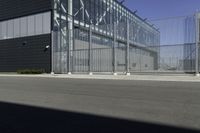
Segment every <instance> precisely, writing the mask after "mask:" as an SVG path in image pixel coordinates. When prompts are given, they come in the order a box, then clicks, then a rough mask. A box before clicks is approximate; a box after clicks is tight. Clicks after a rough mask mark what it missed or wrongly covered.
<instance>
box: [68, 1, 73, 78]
mask: <svg viewBox="0 0 200 133" xmlns="http://www.w3.org/2000/svg"><path fill="white" fill-rule="evenodd" d="M67 16H68V17H67V18H68V31H69V40H68V74H69V75H70V74H72V73H71V56H72V48H73V0H68V15H67Z"/></svg>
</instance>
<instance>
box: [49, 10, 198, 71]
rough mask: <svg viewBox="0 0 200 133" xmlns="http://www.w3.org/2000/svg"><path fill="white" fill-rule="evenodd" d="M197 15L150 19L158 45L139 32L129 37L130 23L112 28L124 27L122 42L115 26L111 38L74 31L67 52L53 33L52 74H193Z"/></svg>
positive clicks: (196, 43) (91, 30)
mask: <svg viewBox="0 0 200 133" xmlns="http://www.w3.org/2000/svg"><path fill="white" fill-rule="evenodd" d="M198 15H199V14H197V15H191V16H183V17H175V18H167V19H160V20H153V21H152V23H154V24H155V25H156V26H157V27H158V28H159V32H160V41H159V42H160V45H158V44H157V43H152V42H154V41H150V40H149V39H148V36H146V35H145V34H142V32H141V33H140V30H139V29H138V31H137V32H136V33H135V34H132V33H134V27H133V26H132V25H131V24H130V25H128V26H127V23H124V27H123V26H122V25H121V24H120V25H114V26H113V25H112V26H113V27H115V26H122V27H123V28H121V29H125V28H126V30H127V31H126V32H127V33H123V35H124V39H120V35H119V33H120V29H119V27H118V29H115V28H114V30H113V31H112V33H113V38H112V37H110V36H109V37H107V36H105V35H102V34H100V33H99V34H98V33H97V32H95V30H94V31H93V29H92V28H91V26H90V27H88V29H85V28H81V27H79V28H77V29H74V44H73V48H72V49H70V50H69V49H68V47H67V46H69V45H68V44H67V40H62V38H61V39H59V38H56V37H58V36H59V35H60V34H61V32H59V31H57V32H54V34H53V38H54V40H53V42H55V44H56V45H53V46H54V48H53V52H52V53H53V62H52V63H53V64H52V65H53V71H54V72H55V73H68V72H69V71H70V72H74V73H76V72H114V73H115V72H124V73H129V72H130V73H134V72H166V73H195V72H196V73H197V72H198V71H199V70H200V68H199V61H200V60H199V54H198V53H199V46H198V44H199V35H200V34H199V28H198V27H199V18H200V17H199V16H198ZM102 26H103V25H102ZM106 26H108V25H106ZM115 30H116V31H115ZM141 30H142V29H141ZM123 31H124V30H123ZM115 32H116V38H115ZM144 32H145V31H144ZM139 36H140V37H141V36H142V37H143V38H145V42H149V45H146V44H145V45H141V44H139V43H137V42H134V38H136V39H135V40H137V38H139ZM131 38H133V39H132V40H133V41H132V40H131ZM129 39H130V40H129ZM138 40H140V42H143V40H142V39H138ZM61 41H62V42H64V43H60V42H61ZM155 42H158V38H156V40H155ZM151 43H152V45H150V44H151ZM59 44H60V45H59ZM69 52H70V53H69ZM69 59H70V61H69Z"/></svg>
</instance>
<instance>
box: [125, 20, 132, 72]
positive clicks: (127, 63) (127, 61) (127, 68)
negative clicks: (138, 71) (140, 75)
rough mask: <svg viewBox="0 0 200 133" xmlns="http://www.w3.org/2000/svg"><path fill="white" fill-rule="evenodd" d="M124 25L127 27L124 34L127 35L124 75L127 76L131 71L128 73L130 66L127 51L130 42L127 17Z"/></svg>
mask: <svg viewBox="0 0 200 133" xmlns="http://www.w3.org/2000/svg"><path fill="white" fill-rule="evenodd" d="M126 27H127V29H126V35H127V37H126V41H127V43H126V45H127V46H126V75H127V76H130V75H131V73H130V68H129V66H130V62H129V58H130V53H129V49H130V43H129V39H130V38H129V20H128V19H127V24H126Z"/></svg>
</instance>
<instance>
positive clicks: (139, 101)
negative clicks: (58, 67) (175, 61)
mask: <svg viewBox="0 0 200 133" xmlns="http://www.w3.org/2000/svg"><path fill="white" fill-rule="evenodd" d="M27 110H28V111H27ZM26 111H27V112H26ZM45 111H46V113H45ZM50 112H51V113H50ZM56 115H58V116H56ZM40 118H41V120H40ZM59 118H60V119H61V120H60V119H59ZM102 119H103V120H102ZM115 119H116V120H115ZM32 120H33V121H32ZM87 120H88V121H87ZM97 120H99V121H97ZM117 120H121V121H120V122H122V121H123V122H124V121H126V122H128V123H129V124H130V126H129V127H123V130H124V129H128V128H130V129H135V130H136V129H137V130H142V129H143V130H144V128H146V130H151V129H152V132H156V131H157V132H160V130H158V128H159V129H163V130H164V129H165V131H167V130H169V129H173V131H175V129H174V128H178V129H180V130H181V129H182V130H181V131H185V132H188V131H186V129H192V130H193V129H195V130H197V131H198V130H199V131H200V83H192V82H158V81H120V80H85V79H55V78H52V79H51V78H22V77H20V78H17V77H0V131H1V130H2V131H3V132H4V133H7V132H15V133H16V132H18V131H19V130H20V132H21V133H23V131H24V132H27V131H28V132H29V133H30V129H31V128H33V124H31V122H33V123H38V122H39V123H40V122H41V123H43V124H44V123H46V124H44V125H48V127H49V128H48V129H51V128H52V126H51V124H53V125H54V127H56V128H55V129H54V130H53V129H51V130H49V131H48V132H49V133H50V132H51V131H52V133H53V132H57V131H55V130H58V133H59V132H62V131H64V129H62V128H64V127H66V125H63V126H62V127H59V126H58V125H59V124H58V123H59V122H60V123H62V121H63V123H65V124H66V123H68V126H69V125H70V123H71V124H72V125H70V126H69V127H67V129H68V130H69V129H71V130H70V131H71V132H74V131H76V130H75V129H79V128H80V129H81V126H80V125H82V126H83V125H84V124H85V125H84V126H83V127H82V129H81V130H82V131H83V129H87V128H91V126H93V127H96V128H97V127H98V126H99V125H101V124H105V123H106V124H105V125H103V126H106V128H105V127H103V128H105V129H108V127H109V126H111V125H112V127H113V128H111V127H110V128H109V129H110V130H111V131H109V132H112V131H114V127H115V128H116V129H117V128H119V127H120V126H123V124H124V126H125V125H126V126H127V125H129V124H127V123H126V122H125V123H126V124H125V123H123V122H122V123H121V124H120V122H119V123H117V124H116V123H113V122H116V121H117ZM50 121H54V123H49V122H50ZM77 121H78V126H77V125H76V124H77ZM16 123H18V124H17V125H16ZM27 123H29V124H30V125H26V124H27ZM63 123H62V124H63ZM95 123H96V125H95ZM55 124H58V125H57V126H56V125H55ZM62 124H60V125H62ZM131 124H132V125H131ZM149 124H150V125H149ZM151 124H153V125H151ZM20 125H21V126H20ZM36 125H37V124H36ZM75 125H76V126H75ZM119 125H120V126H119ZM134 125H135V128H133V126H134ZM144 125H145V126H144ZM165 126H167V128H164V127H165ZM168 126H169V127H168ZM42 127H44V126H42ZM50 127H51V128H50ZM136 127H137V128H136ZM152 127H155V128H152ZM11 129H12V130H11ZM34 129H37V131H36V132H39V131H40V129H41V127H39V126H38V127H37V126H36V127H34ZM61 129H62V130H61ZM72 129H73V130H72ZM101 129H102V127H101ZM42 130H43V131H42ZM31 131H33V130H31ZM45 131H47V130H46V129H45V128H44V129H41V132H45ZM65 131H66V130H65ZM98 131H99V132H100V130H96V132H98ZM118 131H120V130H118ZM181 131H180V132H181ZM85 132H89V130H85ZM102 132H105V131H102ZM115 132H116V131H115ZM162 132H163V131H162ZM169 132H170V133H171V132H172V130H169ZM176 132H177V131H176Z"/></svg>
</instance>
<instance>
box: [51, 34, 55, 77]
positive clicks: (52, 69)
mask: <svg viewBox="0 0 200 133" xmlns="http://www.w3.org/2000/svg"><path fill="white" fill-rule="evenodd" d="M51 74H52V75H54V74H55V73H54V32H53V31H52V32H51Z"/></svg>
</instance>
